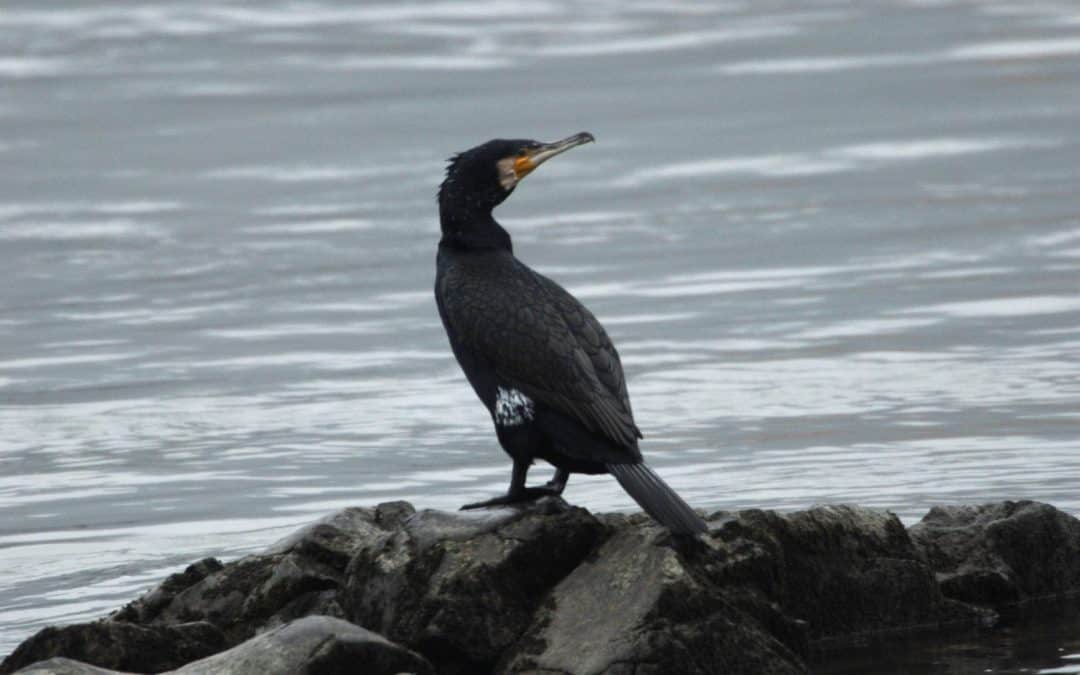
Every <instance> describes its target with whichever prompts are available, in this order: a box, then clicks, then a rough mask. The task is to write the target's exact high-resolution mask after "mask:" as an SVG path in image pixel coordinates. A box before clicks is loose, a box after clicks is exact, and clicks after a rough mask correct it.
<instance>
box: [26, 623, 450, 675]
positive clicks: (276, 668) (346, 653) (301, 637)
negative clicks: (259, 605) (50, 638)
mask: <svg viewBox="0 0 1080 675" xmlns="http://www.w3.org/2000/svg"><path fill="white" fill-rule="evenodd" d="M18 672H19V673H20V675H123V674H122V673H120V671H116V670H106V669H102V668H97V667H95V666H91V665H88V664H86V663H80V662H78V661H72V660H69V659H65V658H53V659H49V660H48V661H42V662H40V663H35V664H33V665H32V666H29V667H28V668H25V669H23V670H20V671H18ZM434 672H435V671H434V669H433V668H432V667H431V664H430V663H428V662H427V660H425V659H424V658H423V657H422V656H420V655H419V654H416V653H415V652H412V651H409V650H408V649H405V648H404V647H401V646H399V645H396V644H394V643H392V642H390V641H389V640H387V639H386V638H384V637H383V636H381V635H378V634H376V633H372V632H371V631H369V630H365V629H363V628H360V627H359V626H354V625H353V624H351V623H348V622H347V621H342V620H341V619H336V618H333V617H329V616H308V617H305V618H303V619H297V620H296V621H293V622H291V623H288V624H285V625H283V626H279V627H277V628H275V629H273V630H270V631H267V632H265V633H262V634H261V635H257V636H256V637H253V638H251V639H250V640H248V641H246V642H244V643H242V644H240V645H238V646H236V647H233V648H232V649H230V650H228V651H224V652H221V653H219V654H215V655H213V656H209V657H207V658H204V659H201V660H198V661H194V662H192V663H189V664H187V665H186V666H184V667H183V668H180V669H179V670H170V671H168V673H167V674H166V675H168V674H173V675H396V674H399V673H415V674H416V675H431V674H432V673H434Z"/></svg>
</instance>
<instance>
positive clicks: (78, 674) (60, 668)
mask: <svg viewBox="0 0 1080 675" xmlns="http://www.w3.org/2000/svg"><path fill="white" fill-rule="evenodd" d="M18 672H19V675H127V674H126V673H121V672H120V671H119V670H108V669H106V668H98V667H97V666H92V665H90V664H89V663H83V662H82V661H73V660H71V659H65V658H64V657H62V656H56V657H53V658H51V659H49V660H47V661H38V662H37V663H35V664H33V665H30V666H27V667H25V668H23V669H22V670H20V671H18Z"/></svg>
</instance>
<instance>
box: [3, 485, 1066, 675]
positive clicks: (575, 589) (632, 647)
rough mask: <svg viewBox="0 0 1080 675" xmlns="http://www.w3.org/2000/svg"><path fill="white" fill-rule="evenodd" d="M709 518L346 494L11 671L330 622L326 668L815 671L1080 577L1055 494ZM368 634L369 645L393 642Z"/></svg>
mask: <svg viewBox="0 0 1080 675" xmlns="http://www.w3.org/2000/svg"><path fill="white" fill-rule="evenodd" d="M708 520H709V524H710V527H711V531H710V532H709V533H708V534H707V535H705V536H702V537H699V538H685V537H674V536H672V535H670V534H669V533H667V532H666V531H665V530H662V529H661V528H659V527H657V526H656V525H655V524H654V523H653V522H652V521H651V520H650V519H648V518H646V517H644V516H642V515H640V514H638V515H633V516H623V515H606V516H601V517H600V518H596V517H594V516H592V515H591V514H589V513H588V512H586V511H584V510H582V509H579V508H572V507H570V506H568V505H567V504H566V503H565V502H563V501H562V500H561V499H557V498H555V499H552V498H549V499H543V500H539V501H537V502H534V503H531V504H525V505H521V506H518V507H515V508H501V509H490V510H483V511H476V512H465V513H461V512H443V511H420V512H417V511H415V509H413V508H412V506H410V505H409V504H406V503H404V502H392V503H387V504H380V505H379V506H377V507H375V508H353V509H345V510H344V511H341V512H339V513H336V514H334V515H332V516H330V517H328V518H325V519H323V520H321V521H319V522H317V523H314V524H312V525H310V526H307V527H305V528H303V529H301V530H299V531H298V532H296V533H294V534H293V535H291V536H289V537H286V538H285V539H283V540H281V541H279V542H277V543H276V544H274V545H273V546H271V547H270V548H269V549H268V550H266V551H265V552H264V553H262V554H259V555H253V556H248V557H246V558H242V559H240V560H237V561H233V562H230V563H228V564H225V565H222V564H221V563H219V562H218V561H216V560H213V559H210V558H208V559H206V560H203V561H200V562H198V563H196V564H194V565H192V566H191V567H189V568H187V569H186V570H184V571H183V572H181V573H179V574H174V575H172V576H170V577H168V578H167V579H166V580H165V581H164V582H163V583H162V584H161V585H160V586H159V587H157V588H156V589H154V590H152V591H151V592H149V593H147V594H146V595H144V596H142V597H141V598H139V599H137V600H135V601H134V602H132V603H130V604H129V605H127V606H126V607H124V608H123V609H121V610H119V611H118V612H116V613H114V614H113V615H112V616H111V617H109V618H108V619H104V620H101V621H97V622H93V623H88V624H80V625H75V626H68V627H65V628H48V629H45V630H43V631H40V632H39V633H38V634H36V635H34V636H32V637H31V638H30V639H28V640H26V641H25V642H24V643H23V644H22V645H20V646H19V647H18V648H17V649H16V650H15V652H14V653H12V654H11V655H10V656H9V657H8V658H7V659H6V660H5V661H4V662H3V663H2V664H0V673H10V672H13V671H14V670H16V669H17V668H20V667H24V666H28V665H30V664H32V663H35V662H40V661H42V660H45V659H49V660H48V661H44V663H38V665H35V666H34V667H35V668H37V669H38V671H37V672H51V671H49V670H48V669H50V668H51V669H53V670H55V671H56V672H62V673H63V672H73V673H91V672H95V671H93V670H87V669H92V668H93V666H98V667H100V668H113V669H120V670H127V671H135V672H161V671H164V670H168V669H170V668H180V667H181V666H183V664H186V663H191V662H193V661H196V659H206V658H207V657H210V655H212V654H218V653H219V652H222V650H225V649H228V648H230V647H233V646H235V645H238V644H241V643H243V645H244V646H243V647H241V648H238V649H241V650H246V651H238V652H236V653H235V654H233V655H232V656H229V658H230V659H233V661H230V663H235V664H240V665H236V666H235V667H236V668H240V667H241V665H242V664H245V663H248V662H249V661H250V662H251V663H255V664H261V665H256V666H251V667H252V668H253V669H256V670H252V671H250V672H258V671H257V669H258V668H265V667H269V666H268V665H267V663H269V662H266V661H258V659H257V657H258V658H261V657H260V656H259V654H260V653H263V652H265V653H267V654H269V653H271V652H273V653H274V654H277V656H275V657H274V658H279V659H292V658H296V659H300V658H302V656H301V655H300V652H304V649H306V647H303V645H309V646H310V644H311V643H309V642H308V640H309V639H311V640H314V639H315V638H313V637H311V636H313V635H318V634H321V635H323V638H325V640H326V641H327V642H326V643H325V644H326V645H329V646H327V647H326V649H327V650H329V651H327V652H326V655H325V658H326V659H328V660H326V661H320V662H318V663H319V664H320V665H319V668H322V669H324V670H328V672H334V671H333V670H332V668H334V667H337V666H334V665H333V664H334V663H337V662H336V661H334V660H333V659H336V658H337V656H334V655H335V654H339V653H344V654H352V655H354V656H355V654H360V653H367V652H363V651H362V650H361V649H360V647H358V646H357V644H358V642H357V640H360V638H359V637H356V636H357V635H360V634H357V633H353V632H349V631H353V630H354V629H355V630H356V631H361V630H362V629H360V628H359V627H358V626H364V627H365V628H366V629H369V630H373V631H378V632H379V633H382V634H384V635H386V636H387V638H388V639H389V640H393V641H394V642H397V643H400V644H402V645H403V646H404V647H406V648H408V649H412V650H414V651H416V652H418V653H420V654H422V655H423V656H424V657H426V658H427V659H428V660H429V661H430V662H433V663H436V664H437V665H438V668H439V672H440V673H444V674H450V675H453V674H455V673H491V672H499V673H503V672H541V673H543V672H547V673H574V674H576V673H605V674H607V675H615V674H617V673H634V674H635V675H645V674H647V673H654V672H656V673H660V672H684V673H691V674H693V673H714V672H723V673H726V674H728V675H740V674H742V673H755V674H756V673H784V674H787V673H801V672H805V666H804V664H803V659H804V658H805V655H806V654H807V653H808V651H809V647H810V645H811V644H813V645H815V646H819V647H830V648H837V647H839V648H842V647H843V646H845V645H847V644H851V643H857V642H859V641H861V640H862V639H863V638H865V636H866V635H867V634H870V633H883V632H884V633H895V632H903V631H912V630H925V629H926V628H927V627H930V628H937V627H939V626H943V625H946V624H950V623H956V622H965V623H967V622H975V621H977V622H981V623H985V622H986V621H987V620H988V619H990V618H992V617H994V616H995V614H994V612H993V611H992V610H990V609H986V608H985V607H979V606H977V605H975V604H971V603H981V604H982V605H1000V604H1004V603H1008V602H1012V601H1015V600H1020V599H1026V598H1029V597H1037V596H1042V595H1048V594H1059V593H1064V592H1068V591H1075V590H1080V521H1077V520H1076V519H1075V518H1072V517H1070V516H1068V515H1066V514H1063V513H1061V512H1060V511H1057V510H1056V509H1054V508H1053V507H1051V506H1048V505H1045V504H1036V503H1032V502H1019V503H1013V502H1005V503H999V504H988V505H984V506H980V507H958V508H944V509H934V510H932V511H931V512H930V514H928V515H927V517H926V518H925V519H924V520H923V522H922V523H920V524H919V525H917V526H916V527H914V528H912V530H911V531H910V533H909V532H908V531H906V530H905V529H904V528H903V526H902V525H901V523H900V521H899V520H898V519H897V518H896V517H895V516H893V515H892V514H889V513H884V512H880V511H874V510H870V509H863V508H858V507H851V506H823V507H815V508H812V509H809V510H806V511H800V512H796V513H789V514H777V513H774V512H769V511H758V510H749V511H742V512H739V513H726V512H720V513H715V514H713V515H712V516H710V518H709V519H708ZM943 591H944V592H943ZM315 615H318V616H319V617H320V618H319V619H318V622H316V623H304V621H303V619H304V617H311V616H315ZM330 617H339V618H345V619H348V620H349V621H351V622H353V623H354V624H357V626H352V627H350V628H345V626H350V625H351V624H343V623H342V622H340V621H332V619H331V618H330ZM327 622H329V623H327ZM320 631H321V633H320ZM267 636H270V637H267ZM350 636H352V637H350ZM362 637H363V640H362V641H363V642H364V643H365V644H366V645H368V646H367V647H364V649H369V648H371V649H374V647H371V645H373V644H375V643H378V645H379V649H382V648H383V646H384V645H386V644H389V643H387V641H386V640H383V639H382V638H377V637H373V634H368V633H367V632H366V631H364V632H363V633H362ZM266 640H270V641H271V642H260V641H266ZM252 644H253V645H255V646H254V647H253V646H251V645H252ZM319 644H322V643H319ZM260 645H262V646H260ZM290 645H291V646H290ZM294 647H295V648H296V649H298V650H299V652H297V653H296V654H293V655H291V656H290V655H288V654H286V652H288V651H289V650H291V649H293V648H294ZM388 649H389V648H388ZM396 650H397V648H394V649H393V650H391V651H394V653H397V651H396ZM315 651H316V652H318V653H319V654H322V652H320V651H319V650H317V649H316V650H315ZM230 653H231V652H230ZM304 653H305V654H308V655H309V656H310V654H311V652H310V651H308V652H304ZM237 654H239V655H237ZM244 654H246V656H245V655H244ZM218 656H220V657H222V658H224V657H225V656H226V655H225V654H224V653H221V654H218ZM56 657H67V658H70V659H78V661H80V662H84V664H80V663H77V662H75V661H65V660H63V659H60V658H56ZM216 658H218V657H217V656H215V657H213V658H212V659H211V660H209V661H204V662H196V663H204V664H205V663H209V664H211V665H212V667H214V668H217V667H218V666H216V665H213V664H219V663H224V661H221V662H219V661H216V660H213V659H216ZM267 658H269V657H267ZM303 658H306V657H303ZM320 658H322V657H320ZM350 658H353V657H350ZM372 658H374V657H372ZM281 662H282V663H285V662H286V661H281ZM290 663H291V662H290ZM297 663H299V662H297ZM341 663H344V661H342V662H341ZM351 663H352V665H353V666H355V665H356V664H357V663H360V661H355V660H354V661H352V662H351ZM373 663H374V662H373ZM85 664H93V665H92V666H91V665H85ZM192 667H195V664H192ZM198 667H201V668H209V667H211V666H205V665H201V666H198ZM221 667H224V666H221ZM230 667H234V666H230ZM275 667H276V666H275ZM289 667H292V666H289ZM296 667H301V666H296ZM303 667H308V666H303ZM312 667H314V666H312ZM65 668H66V669H68V670H62V669H65ZM42 669H45V670H42ZM72 669H75V670H72ZM78 669H82V670H78ZM205 672H211V671H209V670H207V671H205ZM237 672H245V671H237ZM312 672H314V671H312ZM350 672H351V671H350ZM363 672H368V671H363ZM373 672H379V671H373Z"/></svg>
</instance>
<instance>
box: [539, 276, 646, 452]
mask: <svg viewBox="0 0 1080 675" xmlns="http://www.w3.org/2000/svg"><path fill="white" fill-rule="evenodd" d="M534 274H535V276H536V278H537V280H538V281H539V283H540V285H541V286H542V287H543V288H544V290H545V292H546V293H547V294H548V297H550V298H551V300H552V302H554V303H555V304H556V306H557V307H558V308H559V313H560V314H561V315H562V318H563V320H564V321H565V322H566V325H567V327H568V328H569V329H570V331H571V332H572V333H573V334H574V335H575V336H576V337H577V338H578V345H579V346H580V347H581V348H582V350H583V351H584V352H585V353H586V355H588V357H589V361H590V362H592V366H593V370H594V371H595V372H596V376H597V378H598V379H599V380H600V382H601V383H602V384H603V385H604V387H605V388H606V389H607V390H608V391H609V392H610V393H611V394H613V395H615V396H616V397H618V399H619V402H620V403H621V404H622V407H623V409H624V410H625V411H626V413H627V414H628V415H630V416H631V418H632V417H633V412H632V410H631V408H630V393H629V392H628V391H627V390H626V376H625V375H624V374H623V369H622V361H621V360H620V359H619V352H617V351H616V350H615V345H613V344H612V343H611V338H609V337H608V334H607V331H605V330H604V327H603V326H602V325H601V324H600V322H599V321H598V320H597V319H596V317H595V316H594V315H593V313H592V312H590V311H589V308H588V307H586V306H585V305H583V304H581V303H580V302H578V300H577V298H575V297H574V296H572V295H570V293H568V292H567V291H566V289H564V288H563V287H562V286H560V285H559V284H557V283H555V282H554V281H552V280H551V279H548V278H547V277H545V276H544V275H542V274H539V273H535V272H534ZM635 431H636V427H635ZM636 433H637V437H638V438H641V432H640V431H636Z"/></svg>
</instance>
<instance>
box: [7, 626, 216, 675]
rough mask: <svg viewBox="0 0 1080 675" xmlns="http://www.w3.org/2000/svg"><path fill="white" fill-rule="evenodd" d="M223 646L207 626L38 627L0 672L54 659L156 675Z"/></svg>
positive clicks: (211, 628)
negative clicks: (59, 657) (154, 674)
mask: <svg viewBox="0 0 1080 675" xmlns="http://www.w3.org/2000/svg"><path fill="white" fill-rule="evenodd" d="M224 648H225V639H224V637H223V636H222V634H221V631H220V630H218V629H217V628H216V627H215V626H213V625H211V624H209V623H204V622H200V623H183V624H178V625H174V626H139V625H137V624H133V623H127V622H123V621H108V620H106V621H94V622H92V623H83V624H75V625H72V626H64V627H62V628H52V627H50V628H43V629H42V630H40V631H38V632H37V633H36V634H35V635H33V636H32V637H31V638H29V639H28V640H26V641H24V642H23V643H22V644H20V645H19V646H18V647H17V648H16V649H15V651H14V652H12V654H11V655H10V656H8V658H6V659H4V662H3V663H2V664H0V673H11V672H14V671H16V670H18V669H19V668H22V667H23V666H27V665H29V664H31V663H36V662H38V661H42V660H45V659H49V658H52V657H54V656H64V657H67V658H70V659H76V660H78V661H83V662H85V663H88V664H92V665H95V666H101V667H102V668H113V669H116V670H131V671H135V672H140V673H158V672H161V671H163V670H168V669H170V668H176V667H179V666H181V665H183V664H185V663H187V662H189V661H193V660H195V659H199V658H202V657H204V656H207V655H209V654H213V653H215V652H218V651H221V650H222V649H224Z"/></svg>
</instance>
